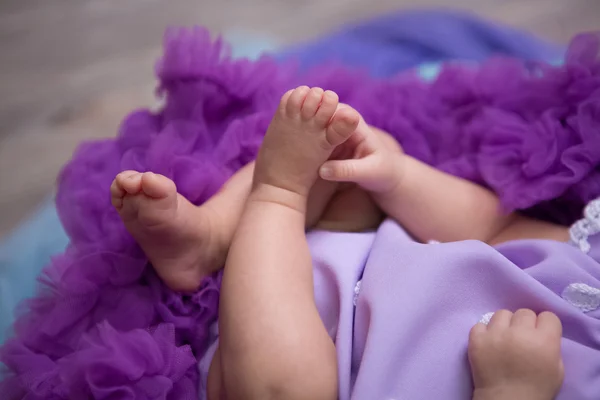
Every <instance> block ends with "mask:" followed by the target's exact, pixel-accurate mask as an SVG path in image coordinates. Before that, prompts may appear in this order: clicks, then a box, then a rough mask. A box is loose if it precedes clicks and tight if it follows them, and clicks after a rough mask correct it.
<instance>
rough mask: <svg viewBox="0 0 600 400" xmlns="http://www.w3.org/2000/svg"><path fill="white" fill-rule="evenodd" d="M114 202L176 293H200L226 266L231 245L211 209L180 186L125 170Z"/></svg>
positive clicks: (115, 184) (114, 185)
mask: <svg viewBox="0 0 600 400" xmlns="http://www.w3.org/2000/svg"><path fill="white" fill-rule="evenodd" d="M111 201H112V204H113V205H114V207H115V208H116V209H117V211H118V213H119V215H120V217H121V219H122V220H123V223H124V224H125V227H126V228H127V230H128V231H129V233H130V234H131V235H132V236H133V237H134V239H135V240H136V241H137V242H138V244H139V245H140V247H141V248H142V250H143V251H144V252H145V254H146V256H147V257H148V259H149V261H150V263H151V264H152V266H153V267H154V269H155V271H156V273H157V274H158V276H159V277H160V278H161V279H162V280H163V281H164V282H165V284H166V285H167V286H169V287H170V288H171V289H173V290H176V291H185V292H188V291H194V290H195V289H197V288H198V287H199V285H200V282H201V280H202V278H204V277H205V276H207V275H209V274H211V273H212V272H214V271H216V270H218V269H219V268H221V267H222V266H223V263H224V260H225V253H226V248H227V247H226V244H225V243H224V240H222V238H221V236H220V235H219V232H218V230H217V229H218V226H219V224H218V221H216V220H215V219H216V218H217V217H216V215H214V214H213V213H212V212H211V210H210V208H208V207H202V206H201V207H196V206H194V205H193V204H192V203H190V202H189V201H188V200H187V199H185V198H184V197H183V196H181V195H180V194H178V193H177V188H176V186H175V183H174V182H173V181H171V180H170V179H168V178H167V177H165V176H162V175H158V174H154V173H152V172H144V173H141V172H137V171H125V172H122V173H120V174H119V175H117V177H116V178H115V180H114V181H113V183H112V185H111Z"/></svg>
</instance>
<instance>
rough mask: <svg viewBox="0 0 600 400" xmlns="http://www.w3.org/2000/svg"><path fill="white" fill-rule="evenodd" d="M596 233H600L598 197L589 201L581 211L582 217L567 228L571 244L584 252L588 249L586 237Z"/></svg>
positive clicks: (599, 202) (599, 200)
mask: <svg viewBox="0 0 600 400" xmlns="http://www.w3.org/2000/svg"><path fill="white" fill-rule="evenodd" d="M597 233H600V198H598V199H596V200H593V201H591V202H590V203H589V204H588V205H587V206H586V207H585V210H584V211H583V218H582V219H580V220H579V221H577V222H575V223H574V224H573V226H571V229H569V236H570V237H571V244H572V245H574V246H577V247H579V249H580V250H581V251H583V252H584V253H587V252H589V251H590V243H589V242H588V238H589V237H590V236H593V235H595V234H597Z"/></svg>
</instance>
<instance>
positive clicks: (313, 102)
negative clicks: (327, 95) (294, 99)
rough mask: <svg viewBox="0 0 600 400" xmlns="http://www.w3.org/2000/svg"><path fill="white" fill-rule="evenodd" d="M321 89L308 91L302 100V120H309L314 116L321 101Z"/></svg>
mask: <svg viewBox="0 0 600 400" xmlns="http://www.w3.org/2000/svg"><path fill="white" fill-rule="evenodd" d="M323 93H324V91H323V89H321V88H319V87H314V88H312V89H310V91H309V92H308V94H307V95H306V99H305V100H304V104H303V105H302V111H301V113H300V114H301V115H302V118H304V119H310V118H313V117H314V116H315V113H316V112H317V110H318V109H319V106H320V105H321V101H322V99H323Z"/></svg>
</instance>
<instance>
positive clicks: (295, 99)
mask: <svg viewBox="0 0 600 400" xmlns="http://www.w3.org/2000/svg"><path fill="white" fill-rule="evenodd" d="M309 91H310V89H309V87H308V86H300V87H298V88H296V89H294V91H293V92H292V94H291V95H290V97H289V99H288V101H287V105H286V110H287V114H288V115H289V116H291V117H295V116H299V115H300V111H301V110H302V105H303V104H304V100H305V99H306V96H307V95H308V92H309Z"/></svg>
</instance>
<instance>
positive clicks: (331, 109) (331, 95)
mask: <svg viewBox="0 0 600 400" xmlns="http://www.w3.org/2000/svg"><path fill="white" fill-rule="evenodd" d="M338 104H339V97H338V95H337V93H335V92H332V91H331V90H326V91H325V93H323V98H322V100H321V105H320V107H319V109H318V110H317V113H316V114H315V121H316V122H317V124H319V125H323V126H325V125H327V123H329V121H330V120H331V117H333V114H335V110H337V108H338Z"/></svg>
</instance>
